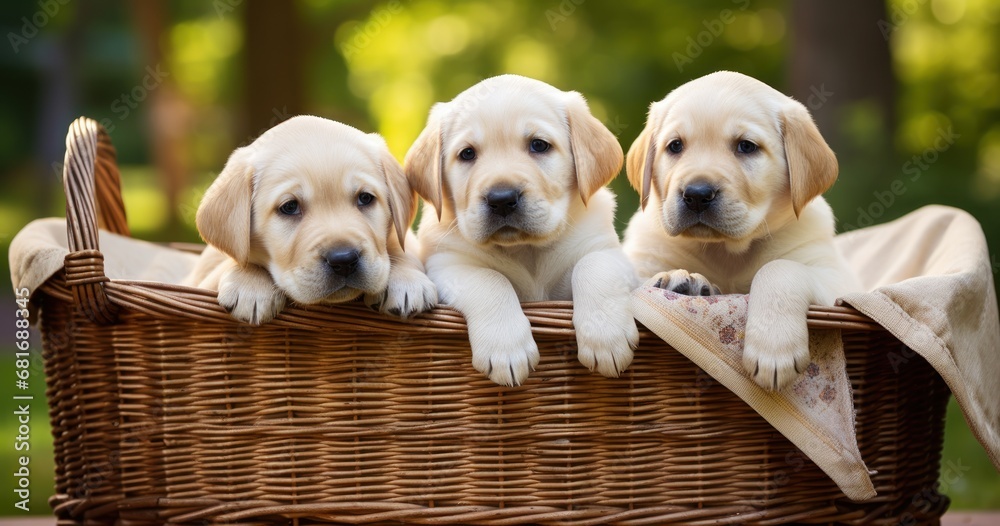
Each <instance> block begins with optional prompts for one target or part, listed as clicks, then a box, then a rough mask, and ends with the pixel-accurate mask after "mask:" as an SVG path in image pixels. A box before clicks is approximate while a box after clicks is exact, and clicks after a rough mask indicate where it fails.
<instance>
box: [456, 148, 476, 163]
mask: <svg viewBox="0 0 1000 526" xmlns="http://www.w3.org/2000/svg"><path fill="white" fill-rule="evenodd" d="M458 157H459V159H462V160H463V161H471V160H474V159H475V158H476V150H473V149H472V148H466V149H464V150H462V151H460V152H458Z"/></svg>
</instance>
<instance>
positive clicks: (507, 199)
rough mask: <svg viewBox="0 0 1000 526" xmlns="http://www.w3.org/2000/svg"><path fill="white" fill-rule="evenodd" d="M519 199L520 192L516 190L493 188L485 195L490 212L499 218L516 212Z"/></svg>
mask: <svg viewBox="0 0 1000 526" xmlns="http://www.w3.org/2000/svg"><path fill="white" fill-rule="evenodd" d="M520 199H521V191H520V190H518V189H516V188H494V189H492V190H490V191H489V192H488V193H487V194H486V204H487V205H489V207H490V212H492V213H494V214H497V215H499V216H501V217H507V216H508V215H510V214H512V213H513V212H514V211H515V210H517V202H518V201H519V200H520Z"/></svg>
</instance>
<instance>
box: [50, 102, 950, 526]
mask: <svg viewBox="0 0 1000 526" xmlns="http://www.w3.org/2000/svg"><path fill="white" fill-rule="evenodd" d="M67 146H68V151H67V154H66V161H67V162H66V173H65V184H66V192H67V215H68V219H67V223H68V228H67V230H68V235H69V242H70V250H71V253H70V254H69V255H68V256H67V257H66V267H65V275H63V274H62V273H60V274H59V275H57V276H55V277H53V278H52V279H50V280H49V281H48V282H47V283H46V285H45V286H44V287H43V288H42V289H41V290H40V293H39V294H37V298H36V299H37V301H38V302H39V303H41V305H42V307H41V315H40V316H41V319H42V327H43V341H44V347H45V351H46V374H47V378H48V387H49V390H48V395H49V403H50V407H51V417H52V426H53V433H54V435H55V454H56V488H57V494H56V495H55V496H54V497H53V498H52V500H51V504H52V506H53V508H54V510H55V513H56V515H57V516H58V517H59V520H60V523H65V524H76V523H91V524H108V523H114V522H118V523H120V524H147V523H153V524H155V523H164V522H198V523H206V522H208V523H217V522H219V523H241V524H251V523H252V524H260V523H267V524H273V523H297V524H308V523H318V522H346V523H383V522H412V523H423V524H444V523H460V524H520V523H574V524H598V523H608V522H612V523H623V524H674V523H684V524H737V523H741V524H742V523H755V524H780V523H809V524H829V523H842V524H859V525H861V524H865V525H867V524H898V523H900V522H901V521H903V523H904V524H936V523H938V520H939V518H940V516H941V514H942V513H943V512H944V510H945V508H946V507H947V502H948V501H947V498H945V497H942V496H940V495H938V494H937V492H936V488H937V479H938V471H939V465H940V450H941V443H942V431H943V419H944V412H945V405H946V402H947V400H948V396H949V392H948V389H947V388H946V386H945V384H944V382H943V381H942V380H941V379H940V378H939V377H938V375H937V374H936V373H935V372H934V371H933V370H932V369H931V368H930V367H929V366H928V365H927V363H926V362H924V361H923V360H921V359H920V358H919V357H915V358H913V359H910V360H909V361H908V362H907V363H906V364H904V365H903V366H902V367H903V368H904V370H901V371H895V370H894V369H893V364H892V363H891V362H890V360H889V359H888V353H891V352H901V351H905V349H902V348H901V344H900V343H899V342H898V341H897V340H895V339H893V338H892V337H891V336H890V335H889V334H887V333H886V332H884V331H883V330H881V329H880V328H879V327H877V326H875V325H874V324H873V323H871V321H870V320H868V319H867V318H865V317H863V316H861V315H859V314H858V313H857V312H855V311H853V310H851V309H847V308H823V309H818V308H817V309H814V310H812V311H811V312H810V327H811V328H812V329H814V330H841V331H843V339H844V344H845V350H846V352H847V367H848V373H849V375H850V378H851V381H852V384H853V387H854V403H855V407H856V409H857V434H858V442H859V444H860V447H861V453H862V455H863V457H864V459H865V461H866V462H867V464H868V466H869V467H870V468H871V469H874V470H877V471H878V473H877V474H876V475H874V476H873V482H874V484H875V488H876V490H877V491H878V496H877V497H875V498H874V499H872V500H870V501H867V502H852V501H850V500H849V499H847V498H846V497H845V496H844V495H843V494H842V493H841V492H840V491H839V490H838V489H837V487H836V486H835V485H834V484H833V482H832V481H831V480H830V479H829V478H828V477H827V476H826V475H824V474H823V473H822V472H821V471H820V470H819V468H817V467H816V466H815V465H814V464H813V463H812V462H811V461H809V460H808V459H807V458H805V456H804V455H803V454H802V453H801V452H800V451H799V450H797V449H796V448H795V447H794V446H793V445H791V444H790V443H789V442H788V441H787V440H786V439H785V438H784V437H782V436H781V435H780V434H778V433H777V432H776V431H775V430H774V429H773V428H772V427H771V426H770V425H768V424H767V423H766V422H765V421H764V420H763V419H762V418H761V417H759V416H758V415H757V414H756V413H754V412H753V410H751V409H750V408H749V406H747V405H746V404H745V403H743V402H742V401H741V400H740V399H739V398H737V397H736V395H734V394H733V393H731V392H730V391H728V390H727V389H725V388H724V387H722V386H721V385H720V384H718V383H716V382H714V381H712V379H711V378H710V377H709V376H708V375H706V374H705V373H704V372H703V371H701V370H700V369H699V368H697V367H696V366H695V365H693V364H692V363H691V362H690V361H688V360H687V359H686V358H684V357H683V356H682V355H681V354H679V353H677V352H676V351H674V350H672V349H670V348H669V347H668V346H667V345H666V344H664V343H663V342H662V341H660V340H659V339H658V338H656V337H655V336H653V335H652V334H650V333H649V332H646V331H643V333H642V343H641V345H640V348H639V349H638V351H637V352H636V357H635V361H634V362H633V364H632V366H631V367H630V368H629V369H628V370H627V371H626V372H625V373H624V374H623V376H622V377H621V378H618V379H606V378H603V377H601V376H599V375H597V374H592V373H590V372H589V371H587V370H586V369H585V368H584V367H582V366H581V365H579V364H578V362H577V360H576V351H575V339H574V334H573V330H572V325H571V320H572V310H571V309H572V305H571V304H570V303H562V302H560V303H555V302H553V303H535V304H527V305H525V307H524V308H525V312H526V313H527V315H528V318H529V319H530V320H531V323H532V327H533V332H534V335H535V338H536V340H537V342H538V346H539V351H540V353H541V363H540V364H539V366H538V369H537V371H536V372H535V373H534V374H532V376H531V377H530V379H529V380H528V382H527V383H526V384H525V385H523V386H521V387H519V388H503V387H498V386H496V385H494V384H492V383H491V382H490V381H489V380H487V379H486V378H484V377H483V376H482V375H481V374H479V373H478V372H476V371H475V370H473V369H472V367H471V365H470V360H469V352H470V351H469V347H468V341H467V334H466V332H465V324H464V320H463V318H462V317H461V316H460V315H459V314H458V313H456V312H454V311H452V310H448V309H440V308H439V309H436V310H434V311H433V312H431V313H429V314H426V315H422V316H420V317H418V318H417V319H416V320H413V321H411V322H409V323H404V322H398V321H394V320H389V319H386V318H384V317H382V316H380V315H378V314H376V313H374V312H371V311H369V310H367V309H365V308H363V307H359V306H342V307H336V308H327V307H312V308H301V307H294V308H290V309H288V310H286V311H285V312H284V313H283V314H282V315H281V316H279V317H278V318H277V319H276V320H275V321H274V322H272V323H269V324H267V325H265V326H261V327H248V326H245V325H239V324H237V323H235V322H234V321H233V320H231V319H230V318H229V316H228V314H227V313H226V312H225V311H224V310H223V309H222V308H220V307H219V306H218V304H217V302H216V298H215V293H213V292H209V291H204V290H197V289H191V288H184V287H178V286H172V285H165V284H157V283H148V282H127V281H118V280H109V279H108V278H107V277H105V275H104V271H103V256H102V255H101V252H100V251H99V248H98V245H97V242H96V239H97V227H98V224H100V225H101V227H102V228H106V229H107V230H110V231H114V232H118V233H122V234H127V233H128V231H127V227H126V223H125V216H124V211H123V207H122V200H121V196H120V190H119V176H118V172H117V168H116V166H115V153H114V148H113V147H112V146H111V144H110V141H109V139H108V136H107V134H106V133H105V132H104V131H103V130H102V129H100V128H99V126H98V125H97V124H96V123H95V122H94V121H92V120H89V119H79V120H77V121H76V122H74V123H73V125H72V126H71V129H70V134H69V137H68V139H67ZM95 198H96V199H95ZM907 355H908V356H909V354H907ZM896 365H897V367H898V364H896Z"/></svg>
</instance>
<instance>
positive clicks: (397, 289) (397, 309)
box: [364, 235, 438, 319]
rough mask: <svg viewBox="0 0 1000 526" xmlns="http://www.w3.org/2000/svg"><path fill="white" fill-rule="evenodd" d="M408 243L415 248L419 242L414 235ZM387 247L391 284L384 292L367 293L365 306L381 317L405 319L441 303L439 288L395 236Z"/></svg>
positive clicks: (418, 261) (408, 239)
mask: <svg viewBox="0 0 1000 526" xmlns="http://www.w3.org/2000/svg"><path fill="white" fill-rule="evenodd" d="M406 242H407V244H408V246H411V247H412V246H413V245H414V244H416V243H417V240H416V238H414V237H413V236H412V235H411V236H408V238H407V240H406ZM386 248H387V250H388V252H389V283H388V284H387V285H386V288H385V290H384V291H382V292H379V293H377V294H365V297H364V300H365V304H366V305H368V306H369V307H371V308H373V309H375V310H377V311H379V312H381V313H382V314H390V315H392V316H398V317H400V318H403V319H406V318H409V317H410V316H412V315H414V314H418V313H421V312H424V311H427V310H430V309H432V308H434V305H436V304H437V301H438V296H437V289H436V287H435V286H434V283H433V282H432V281H431V279H430V278H428V277H427V274H425V273H424V266H423V264H421V263H420V260H419V259H417V257H416V256H414V255H413V254H411V253H407V252H404V251H403V247H401V246H399V240H398V239H397V238H396V237H395V236H390V237H389V241H388V246H387V247H386Z"/></svg>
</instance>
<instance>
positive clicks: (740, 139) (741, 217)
mask: <svg viewBox="0 0 1000 526" xmlns="http://www.w3.org/2000/svg"><path fill="white" fill-rule="evenodd" d="M626 170H627V172H628V177H629V182H630V183H631V184H632V186H633V187H634V188H635V189H636V190H637V191H638V192H639V193H640V195H641V199H642V205H643V207H645V206H646V203H647V200H648V199H650V198H651V197H652V198H653V199H654V200H655V202H656V203H659V206H660V209H659V213H660V218H661V221H662V223H663V226H664V229H665V230H666V231H667V233H669V234H670V235H672V236H684V237H690V238H696V239H702V240H705V241H727V242H735V244H736V245H737V246H743V248H745V247H747V246H749V242H750V241H752V240H753V239H756V238H759V237H762V236H765V235H767V232H768V230H769V229H775V228H780V226H781V225H783V224H786V223H787V222H788V221H790V220H794V218H796V217H798V216H799V214H800V213H801V212H802V209H803V208H805V206H806V205H807V204H808V203H809V202H810V201H811V200H812V199H813V198H815V197H817V196H819V195H820V194H822V193H823V192H825V191H826V190H827V189H829V188H830V186H832V185H833V183H834V181H835V180H836V179H837V158H836V157H835V156H834V154H833V151H832V150H830V147H829V146H827V144H826V142H825V141H824V140H823V137H822V136H821V135H820V133H819V130H818V129H817V128H816V125H815V124H814V123H813V120H812V117H810V115H809V112H808V111H807V110H806V108H805V107H804V106H802V104H800V103H798V102H796V101H794V100H792V99H791V98H789V97H787V96H785V95H783V94H781V93H780V92H778V91H777V90H775V89H773V88H771V87H770V86H768V85H766V84H764V83H762V82H760V81H758V80H756V79H753V78H751V77H748V76H746V75H742V74H739V73H732V72H728V71H720V72H717V73H713V74H711V75H706V76H704V77H701V78H699V79H695V80H693V81H691V82H688V83H687V84H684V85H682V86H680V87H679V88H677V89H675V90H674V91H672V92H671V93H670V94H669V95H667V97H666V98H664V99H663V100H661V101H659V102H655V103H653V104H652V105H651V106H650V109H649V118H648V120H647V122H646V128H645V129H643V131H642V133H641V134H640V135H639V137H638V138H637V139H636V140H635V142H634V143H633V144H632V147H631V148H630V149H629V152H628V162H627V166H626Z"/></svg>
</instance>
